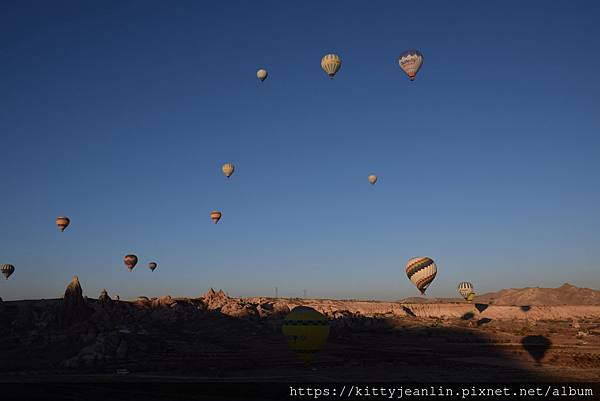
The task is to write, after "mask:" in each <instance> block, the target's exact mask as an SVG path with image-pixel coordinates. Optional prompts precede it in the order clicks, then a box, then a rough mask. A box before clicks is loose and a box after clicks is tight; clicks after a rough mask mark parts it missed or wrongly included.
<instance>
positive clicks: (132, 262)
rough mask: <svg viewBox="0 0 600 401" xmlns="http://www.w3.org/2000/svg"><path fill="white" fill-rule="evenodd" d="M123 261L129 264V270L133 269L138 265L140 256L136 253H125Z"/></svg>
mask: <svg viewBox="0 0 600 401" xmlns="http://www.w3.org/2000/svg"><path fill="white" fill-rule="evenodd" d="M123 262H125V266H127V268H128V269H129V271H133V268H134V267H135V265H137V262H138V258H137V256H135V255H125V257H124V258H123Z"/></svg>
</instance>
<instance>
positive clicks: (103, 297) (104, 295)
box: [98, 288, 112, 303]
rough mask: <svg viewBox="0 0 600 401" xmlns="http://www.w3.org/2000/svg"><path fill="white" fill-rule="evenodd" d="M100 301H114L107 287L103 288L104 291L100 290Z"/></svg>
mask: <svg viewBox="0 0 600 401" xmlns="http://www.w3.org/2000/svg"><path fill="white" fill-rule="evenodd" d="M98 301H100V302H102V303H110V302H111V301H112V299H111V298H110V295H108V291H106V288H103V289H102V291H101V292H100V296H99V297H98Z"/></svg>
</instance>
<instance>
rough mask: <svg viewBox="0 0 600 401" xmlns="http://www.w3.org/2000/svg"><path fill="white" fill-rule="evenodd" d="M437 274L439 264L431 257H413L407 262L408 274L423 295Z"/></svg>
mask: <svg viewBox="0 0 600 401" xmlns="http://www.w3.org/2000/svg"><path fill="white" fill-rule="evenodd" d="M436 274H437V266H436V265H435V262H434V261H433V259H431V258H427V257H418V258H412V259H410V260H409V261H408V263H407V264H406V275H407V276H408V278H409V280H410V281H412V283H413V284H414V285H415V286H416V287H417V289H418V290H419V291H421V294H423V295H424V294H425V290H426V289H427V287H429V284H431V282H432V281H433V279H434V278H435V275H436Z"/></svg>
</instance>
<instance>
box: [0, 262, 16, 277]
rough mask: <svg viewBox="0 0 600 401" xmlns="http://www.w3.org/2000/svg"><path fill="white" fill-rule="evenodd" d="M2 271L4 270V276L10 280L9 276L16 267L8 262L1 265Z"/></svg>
mask: <svg viewBox="0 0 600 401" xmlns="http://www.w3.org/2000/svg"><path fill="white" fill-rule="evenodd" d="M0 271H2V274H3V275H4V277H5V278H6V279H7V280H8V278H9V277H10V276H11V275H12V274H13V273H14V272H15V267H14V266H13V265H11V264H8V263H7V264H4V265H2V266H0Z"/></svg>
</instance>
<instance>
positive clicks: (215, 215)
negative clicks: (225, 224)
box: [210, 210, 221, 224]
mask: <svg viewBox="0 0 600 401" xmlns="http://www.w3.org/2000/svg"><path fill="white" fill-rule="evenodd" d="M210 218H211V220H212V221H213V222H214V223H215V224H217V223H218V222H219V220H221V212H219V211H217V210H213V211H212V212H210Z"/></svg>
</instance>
